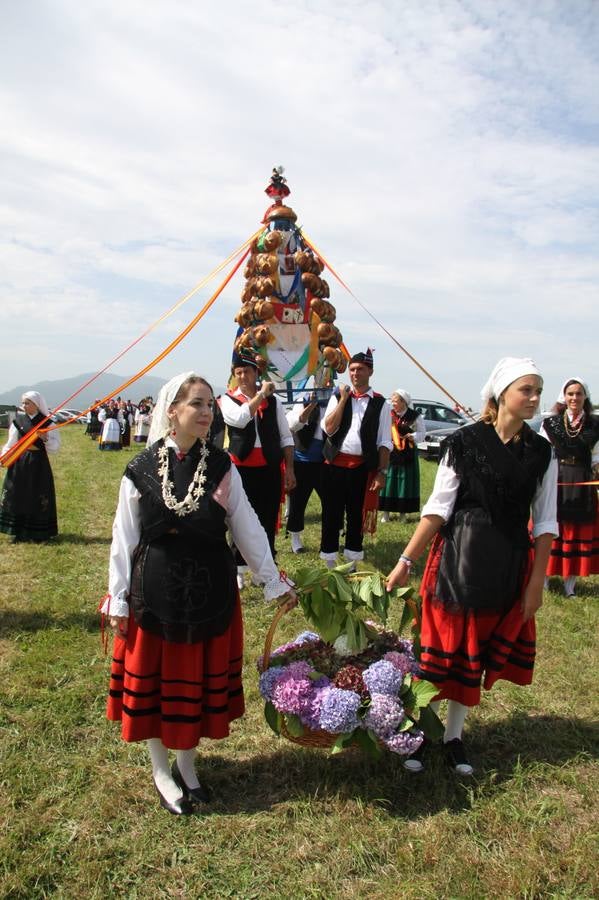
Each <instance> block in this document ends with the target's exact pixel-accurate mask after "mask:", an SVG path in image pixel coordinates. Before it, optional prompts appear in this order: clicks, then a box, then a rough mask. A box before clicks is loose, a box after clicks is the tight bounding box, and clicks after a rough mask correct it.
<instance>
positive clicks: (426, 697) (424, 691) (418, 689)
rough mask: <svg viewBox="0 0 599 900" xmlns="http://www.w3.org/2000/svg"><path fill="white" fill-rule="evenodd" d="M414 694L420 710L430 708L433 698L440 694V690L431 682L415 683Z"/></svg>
mask: <svg viewBox="0 0 599 900" xmlns="http://www.w3.org/2000/svg"><path fill="white" fill-rule="evenodd" d="M412 693H413V694H414V696H415V698H416V705H417V706H418V707H420V708H422V707H423V706H428V704H429V703H430V702H431V700H432V699H433V697H435V696H436V695H437V694H438V693H439V688H438V687H436V686H435V685H434V684H432V682H430V681H414V682H413V683H412Z"/></svg>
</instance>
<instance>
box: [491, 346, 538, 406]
mask: <svg viewBox="0 0 599 900" xmlns="http://www.w3.org/2000/svg"><path fill="white" fill-rule="evenodd" d="M523 375H538V376H539V378H540V379H541V383H542V381H543V378H542V376H541V373H540V372H539V370H538V368H537V366H536V364H535V363H534V362H533V361H532V359H529V358H528V357H518V356H504V357H503V359H500V360H499V362H498V363H497V365H496V366H495V368H494V369H493V371H492V372H491V374H490V375H489V380H488V381H487V383H486V384H485V386H484V387H483V389H482V391H481V392H480V396H481V399H482V401H483V404H485V403H488V401H489V400H491V399H494V400H499V398H500V396H501V395H502V394H503V392H504V391H505V389H506V387H508V385H510V384H511V383H512V382H513V381H516V379H517V378H522V376H523Z"/></svg>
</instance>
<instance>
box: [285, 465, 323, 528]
mask: <svg viewBox="0 0 599 900" xmlns="http://www.w3.org/2000/svg"><path fill="white" fill-rule="evenodd" d="M293 468H294V470H295V480H296V485H295V488H294V489H293V490H292V491H291V493H290V494H289V515H288V516H287V531H303V530H304V513H305V512H306V506H307V505H308V500H309V499H310V497H311V495H312V491H316V493H317V494H318V496H319V497H320V502H321V503H322V490H321V484H322V470H323V468H324V463H321V462H299V461H298V460H297V459H296V460H295V463H294V467H293Z"/></svg>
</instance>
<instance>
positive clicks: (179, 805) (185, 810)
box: [154, 782, 193, 816]
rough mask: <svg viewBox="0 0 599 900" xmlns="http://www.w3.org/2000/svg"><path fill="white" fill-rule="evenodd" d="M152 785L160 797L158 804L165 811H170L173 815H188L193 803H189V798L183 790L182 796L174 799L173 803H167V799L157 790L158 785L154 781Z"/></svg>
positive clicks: (191, 810)
mask: <svg viewBox="0 0 599 900" xmlns="http://www.w3.org/2000/svg"><path fill="white" fill-rule="evenodd" d="M154 787H155V788H156V792H157V793H158V796H159V797H160V805H161V807H162V808H163V809H166V810H167V812H170V813H171V815H173V816H190V815H191V813H192V812H193V804H192V803H190V801H189V800H187V798H186V797H185V792H183V796H182V797H180V798H179V799H178V800H175V802H174V803H169V801H168V800H167V799H166V797H164V796H163V795H162V793H161V792H160V791H159V790H158V786H157V784H156V782H154Z"/></svg>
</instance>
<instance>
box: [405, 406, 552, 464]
mask: <svg viewBox="0 0 599 900" xmlns="http://www.w3.org/2000/svg"><path fill="white" fill-rule="evenodd" d="M550 415H551V413H548V412H544V413H538V414H537V415H536V416H533V418H532V419H528V420H527V421H528V425H530V427H531V428H532V430H533V431H536V432H537V434H538V432H539V429H540V427H541V425H542V424H543V419H546V418H547V416H550ZM470 421H472V420H470ZM463 424H464V425H467V424H468V422H464V423H463ZM456 428H463V425H458V426H455V425H450V426H448V427H447V428H435V429H433V430H432V431H427V433H426V435H425V437H424V440H423V441H422V442H421V443H420V444H418V450H419V452H420V455H421V456H424V458H425V459H436V460H439V458H440V456H441V444H442V443H443V441H444V439H445V438H446V437H447V435H449V434H452V433H453V432H454V431H455V430H456Z"/></svg>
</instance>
